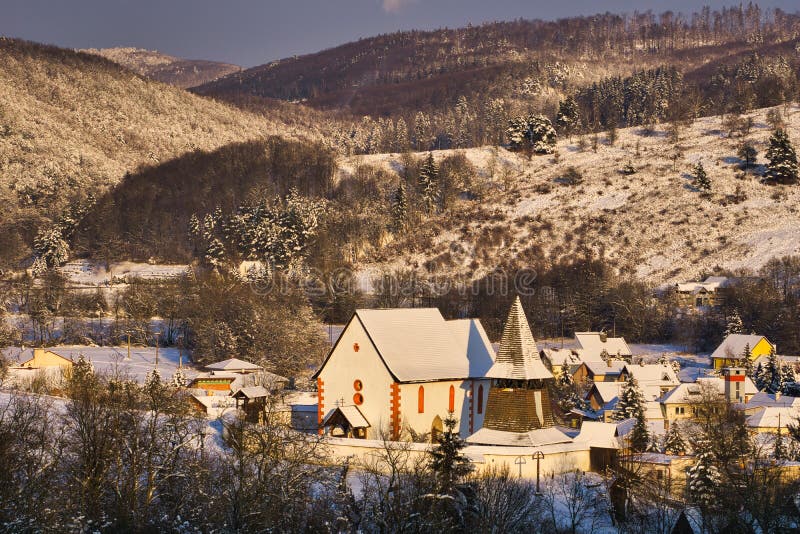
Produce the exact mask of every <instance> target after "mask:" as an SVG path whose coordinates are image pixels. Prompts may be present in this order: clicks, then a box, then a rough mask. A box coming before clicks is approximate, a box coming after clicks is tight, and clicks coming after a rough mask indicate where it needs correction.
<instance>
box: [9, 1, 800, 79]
mask: <svg viewBox="0 0 800 534" xmlns="http://www.w3.org/2000/svg"><path fill="white" fill-rule="evenodd" d="M735 3H736V4H738V2H732V1H728V2H724V1H723V2H717V1H708V2H693V1H687V0H672V1H670V2H664V1H663V0H662V1H660V2H659V1H654V0H640V1H638V2H634V1H628V0H613V1H612V0H607V1H603V0H562V1H561V2H554V1H553V0H546V1H542V0H50V1H46V0H0V35H5V36H10V37H22V38H25V39H30V40H33V41H40V42H44V43H50V44H56V45H59V46H64V47H69V48H90V47H92V48H106V47H112V46H135V47H140V48H148V49H155V50H159V51H161V52H165V53H168V54H172V55H176V56H180V57H185V58H190V59H212V60H217V61H227V62H229V63H235V64H238V65H242V66H245V67H249V66H253V65H258V64H262V63H266V62H268V61H271V60H273V59H280V58H284V57H288V56H292V55H295V54H306V53H309V52H315V51H318V50H321V49H324V48H329V47H332V46H335V45H338V44H342V43H345V42H348V41H352V40H355V39H358V38H360V37H369V36H371V35H375V34H379V33H387V32H392V31H395V30H403V29H415V28H417V29H433V28H441V27H451V28H453V27H458V26H464V25H466V24H467V23H472V24H479V23H481V22H485V21H492V20H510V19H515V18H520V17H521V18H527V19H532V18H541V19H554V18H560V17H568V16H573V15H587V14H592V13H597V12H603V11H611V12H615V13H617V12H631V11H633V10H634V9H638V10H640V11H645V10H647V9H652V10H653V11H655V12H661V11H664V10H666V9H671V10H673V11H682V12H691V11H694V10H696V9H698V8H699V7H701V6H702V5H710V6H711V7H715V8H716V7H721V6H724V5H732V4H735ZM760 5H761V6H762V7H764V8H766V7H780V8H781V9H784V10H786V11H792V12H794V11H796V10H797V9H798V4H797V0H771V1H770V0H767V1H763V2H760Z"/></svg>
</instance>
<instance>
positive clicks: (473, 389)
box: [400, 379, 490, 438]
mask: <svg viewBox="0 0 800 534" xmlns="http://www.w3.org/2000/svg"><path fill="white" fill-rule="evenodd" d="M481 385H483V410H482V411H483V413H480V414H479V413H477V409H478V391H479V389H480V386H481ZM450 386H453V390H454V399H453V400H454V406H453V407H454V415H455V417H456V419H458V430H459V434H461V437H463V438H466V437H467V436H469V435H470V434H472V433H473V432H474V431H476V430H478V429H479V428H481V427H482V426H483V417H484V415H485V413H486V402H487V399H488V397H489V386H490V381H489V380H486V379H481V380H449V381H442V382H422V383H410V384H400V399H401V401H400V406H401V409H400V417H401V425H402V426H403V427H404V428H405V427H410V428H412V429H413V430H414V432H416V433H417V434H423V433H428V432H431V426H432V424H433V421H434V419H435V418H436V417H437V416H438V417H439V418H440V419H441V420H442V421H444V419H445V418H446V417H447V412H448V409H449V405H450ZM420 387H422V388H423V390H424V392H425V396H424V399H425V402H424V406H423V408H424V411H423V413H419V388H420Z"/></svg>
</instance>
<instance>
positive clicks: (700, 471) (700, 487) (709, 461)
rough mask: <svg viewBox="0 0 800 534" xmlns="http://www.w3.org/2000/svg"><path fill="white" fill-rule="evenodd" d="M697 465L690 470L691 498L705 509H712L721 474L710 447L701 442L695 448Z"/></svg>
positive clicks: (688, 476) (688, 474) (688, 475)
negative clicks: (715, 464)
mask: <svg viewBox="0 0 800 534" xmlns="http://www.w3.org/2000/svg"><path fill="white" fill-rule="evenodd" d="M695 451H696V453H697V463H696V464H695V465H693V466H692V467H690V468H689V471H688V473H687V479H688V480H687V482H688V486H689V496H690V497H691V499H692V500H693V501H694V502H695V503H697V504H699V505H700V506H701V507H703V508H709V507H711V506H712V505H713V504H714V503H715V502H716V499H715V489H716V487H717V486H718V485H719V483H720V478H721V477H720V474H719V471H718V470H717V468H716V467H715V466H714V459H713V457H712V456H711V452H710V445H709V444H708V443H707V442H700V443H698V444H697V446H695Z"/></svg>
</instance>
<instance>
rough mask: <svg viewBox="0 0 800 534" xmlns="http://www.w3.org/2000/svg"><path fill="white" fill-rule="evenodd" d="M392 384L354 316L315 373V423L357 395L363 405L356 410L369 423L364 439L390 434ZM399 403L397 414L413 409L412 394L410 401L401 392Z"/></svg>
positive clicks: (350, 401)
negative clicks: (357, 382)
mask: <svg viewBox="0 0 800 534" xmlns="http://www.w3.org/2000/svg"><path fill="white" fill-rule="evenodd" d="M356 380H360V381H361V384H362V388H361V391H359V392H357V391H356V390H355V387H354V383H355V381H356ZM393 384H394V380H393V378H392V376H391V375H390V374H389V371H388V369H386V365H384V363H383V360H381V358H380V356H379V355H378V352H377V350H376V349H375V347H374V346H373V345H372V341H370V339H369V337H368V336H367V333H366V331H365V330H364V327H363V326H362V325H361V322H360V321H359V320H358V318H355V317H354V318H353V320H352V321H350V323H348V325H347V327H346V328H345V329H344V331H343V332H342V335H341V336H340V338H339V341H338V343H337V344H336V347H335V349H334V351H333V353H332V354H331V355H330V358H329V359H328V362H327V363H326V365H325V367H324V368H323V369H322V371H321V372H320V374H319V377H318V380H317V388H318V389H319V407H320V410H319V412H318V419H320V420H319V422H321V418H324V417H325V416H326V415H327V414H328V413H329V412H330V411H331V410H332V409H333V408H335V407H336V406H337V402H338V403H339V404H342V405H353V404H356V403H355V402H354V396H355V394H356V393H361V395H362V397H363V402H362V404H361V405H359V406H358V409H359V410H360V411H361V413H362V414H363V415H364V417H365V418H366V420H367V422H369V424H370V427H369V428H368V429H367V438H368V439H375V438H377V437H379V436H380V434H381V430H384V431H387V432H390V431H391V427H392V420H391V414H392V411H391V409H392V407H391V399H392V385H393ZM399 401H400V402H399V408H400V410H401V411H402V410H403V408H404V407H405V406H406V403H409V404H408V405H410V406H411V407H413V408H414V409H416V405H417V398H416V395H414V397H413V398H412V399H407V398H405V397H404V395H403V392H402V390H401V391H400V399H399Z"/></svg>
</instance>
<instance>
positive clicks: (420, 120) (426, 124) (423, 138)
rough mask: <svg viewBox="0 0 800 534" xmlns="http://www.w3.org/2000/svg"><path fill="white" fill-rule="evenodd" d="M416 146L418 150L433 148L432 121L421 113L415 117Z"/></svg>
mask: <svg viewBox="0 0 800 534" xmlns="http://www.w3.org/2000/svg"><path fill="white" fill-rule="evenodd" d="M414 145H415V146H416V147H417V150H428V149H429V148H430V147H431V121H430V119H429V118H428V116H427V115H425V114H424V113H423V112H421V111H418V112H417V114H416V116H415V117H414Z"/></svg>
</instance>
